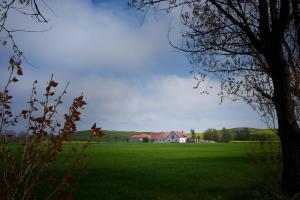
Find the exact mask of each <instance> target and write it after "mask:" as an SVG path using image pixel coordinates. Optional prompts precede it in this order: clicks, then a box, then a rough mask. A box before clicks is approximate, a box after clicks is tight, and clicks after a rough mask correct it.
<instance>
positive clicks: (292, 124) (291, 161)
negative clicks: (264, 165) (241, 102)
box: [268, 47, 300, 196]
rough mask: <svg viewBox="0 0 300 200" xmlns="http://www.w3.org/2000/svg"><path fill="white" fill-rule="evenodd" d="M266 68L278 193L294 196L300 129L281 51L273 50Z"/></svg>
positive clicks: (299, 188)
mask: <svg viewBox="0 0 300 200" xmlns="http://www.w3.org/2000/svg"><path fill="white" fill-rule="evenodd" d="M273 52H274V54H273V55H272V56H271V57H269V59H268V61H269V66H272V67H270V69H271V76H272V81H273V86H274V99H273V102H274V105H275V108H276V113H277V118H278V133H279V137H280V140H281V148H282V160H283V163H282V164H283V171H282V174H281V189H282V191H283V192H284V193H286V194H288V195H290V196H293V195H294V194H296V193H299V192H300V129H299V125H298V123H297V117H296V115H295V102H294V100H293V95H292V89H291V72H290V70H289V65H288V63H287V62H286V60H285V59H284V56H283V55H284V54H283V51H282V49H281V48H280V47H277V48H273Z"/></svg>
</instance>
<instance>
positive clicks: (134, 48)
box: [0, 0, 265, 132]
mask: <svg viewBox="0 0 300 200" xmlns="http://www.w3.org/2000/svg"><path fill="white" fill-rule="evenodd" d="M48 4H49V6H50V7H51V8H52V10H53V12H52V11H50V10H49V9H47V8H46V7H42V9H43V10H44V13H45V15H46V17H47V18H48V19H49V23H48V24H44V25H42V24H36V23H34V22H33V21H32V20H31V19H26V18H24V17H22V16H18V15H16V14H15V13H12V14H11V17H10V20H9V21H8V24H9V25H10V26H11V27H18V28H20V29H21V28H24V29H26V30H28V29H30V30H47V31H46V32H42V33H18V34H17V35H16V36H15V37H16V38H15V39H16V42H17V43H18V45H19V47H20V48H21V49H22V50H23V51H24V52H25V56H26V57H27V59H28V60H29V62H30V64H31V65H29V64H28V63H24V67H25V76H24V77H23V78H22V80H21V81H20V82H19V84H18V87H14V93H15V97H16V99H15V102H16V103H17V107H22V106H23V105H22V104H21V103H20V102H22V99H23V98H26V96H28V95H29V92H30V86H31V83H32V82H33V81H34V80H35V79H37V80H38V81H39V82H40V83H41V87H42V86H43V85H44V84H43V83H45V82H46V81H47V80H48V79H49V77H50V75H51V73H53V74H54V77H55V79H56V80H57V81H59V82H60V84H61V85H64V84H66V83H67V82H68V81H69V82H70V87H69V90H68V97H67V98H66V99H65V103H69V102H70V101H71V98H72V97H74V96H78V95H80V94H81V92H83V93H84V95H85V97H86V99H87V101H88V105H87V108H86V109H85V111H84V115H83V120H82V121H81V122H80V124H79V129H88V128H89V127H90V125H91V124H92V123H93V122H97V124H99V125H100V126H102V127H103V128H104V129H110V130H136V131H162V130H184V131H187V132H188V131H189V130H190V129H195V130H196V131H203V130H206V129H207V128H222V127H226V128H230V127H242V126H250V127H257V128H262V127H265V125H264V124H263V123H262V122H261V120H260V118H259V116H258V115H257V114H256V113H255V112H254V111H252V110H251V108H250V107H248V106H247V105H245V104H244V103H243V102H235V103H233V102H231V101H229V100H227V101H225V103H223V104H222V105H219V101H220V99H219V97H218V96H217V93H218V92H219V89H220V86H219V84H218V82H216V81H212V83H211V84H212V86H214V87H213V89H212V90H211V94H210V95H201V94H200V92H201V89H200V90H195V89H193V86H194V85H195V84H196V83H195V81H194V80H193V78H192V77H191V75H190V73H189V71H190V70H191V69H192V67H193V66H191V65H190V64H189V63H188V61H187V59H186V56H185V55H184V54H183V53H181V52H178V51H176V50H174V49H172V48H171V47H170V46H169V45H168V38H167V34H168V30H169V28H171V29H172V31H171V38H172V39H173V40H174V41H175V42H180V37H179V36H180V24H179V23H178V13H176V12H174V13H172V14H170V15H166V14H159V16H158V17H157V18H155V17H154V16H153V15H152V14H151V13H150V14H149V15H147V16H146V18H145V20H143V15H142V14H141V13H139V12H138V11H136V10H133V9H129V8H127V7H126V1H121V0H120V1H98V0H97V1H96V0H93V1H87V0H65V1H59V0H53V1H49V2H48ZM10 54H11V49H10V48H9V46H6V47H5V48H2V49H0V55H1V57H0V58H1V63H2V65H1V66H2V67H1V71H0V78H1V80H3V79H4V78H5V71H6V67H7V66H6V65H5V63H6V62H5V61H6V60H7V58H8V57H9V55H10ZM1 84H3V83H2V82H1ZM201 87H205V86H201ZM65 106H66V105H65ZM66 108H67V107H62V109H61V111H65V110H66Z"/></svg>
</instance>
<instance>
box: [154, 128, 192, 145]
mask: <svg viewBox="0 0 300 200" xmlns="http://www.w3.org/2000/svg"><path fill="white" fill-rule="evenodd" d="M186 141H187V137H186V135H185V134H184V132H183V131H171V132H160V133H152V134H150V138H149V142H158V143H186Z"/></svg>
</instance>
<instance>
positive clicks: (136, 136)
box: [128, 134, 150, 142]
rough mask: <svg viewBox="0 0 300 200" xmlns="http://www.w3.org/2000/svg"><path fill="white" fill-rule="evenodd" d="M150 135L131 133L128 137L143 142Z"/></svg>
mask: <svg viewBox="0 0 300 200" xmlns="http://www.w3.org/2000/svg"><path fill="white" fill-rule="evenodd" d="M149 138H150V136H149V134H137V135H131V136H130V137H129V138H128V141H129V142H143V141H144V140H149Z"/></svg>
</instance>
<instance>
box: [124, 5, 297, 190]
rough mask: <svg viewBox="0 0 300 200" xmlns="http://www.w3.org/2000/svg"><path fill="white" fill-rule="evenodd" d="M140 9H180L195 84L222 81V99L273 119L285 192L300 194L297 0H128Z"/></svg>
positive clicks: (181, 48) (179, 46)
mask: <svg viewBox="0 0 300 200" xmlns="http://www.w3.org/2000/svg"><path fill="white" fill-rule="evenodd" d="M129 5H130V6H133V7H135V8H137V9H139V10H147V9H149V8H153V9H155V10H156V11H168V12H171V11H172V10H176V9H181V16H180V18H181V23H182V25H183V27H184V28H183V33H182V39H183V42H182V44H181V45H177V44H172V43H171V44H172V45H173V46H174V47H175V48H177V49H179V50H182V51H183V52H185V53H187V54H188V55H189V60H190V61H191V63H193V64H195V65H197V66H198V67H197V68H196V70H195V73H196V75H198V76H197V78H198V79H199V81H201V80H203V78H205V77H207V76H214V77H217V78H218V79H219V80H220V83H221V92H220V94H221V96H226V97H230V98H232V99H233V100H244V101H245V102H246V103H248V104H249V105H251V106H252V107H253V108H254V109H256V110H257V111H260V112H261V113H262V115H263V116H264V117H265V118H266V119H267V121H268V122H270V120H271V122H273V121H272V120H274V122H275V124H276V127H277V128H278V134H279V136H280V139H281V144H282V155H283V165H284V167H283V172H282V180H281V186H282V189H283V191H284V192H286V193H288V194H291V195H293V194H295V193H297V192H300V129H299V124H298V121H299V112H298V110H299V108H298V107H299V97H300V87H299V85H300V73H299V72H300V66H299V58H300V29H299V26H300V1H299V0H131V1H130V2H129Z"/></svg>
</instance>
